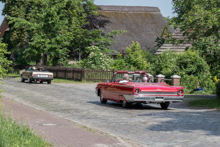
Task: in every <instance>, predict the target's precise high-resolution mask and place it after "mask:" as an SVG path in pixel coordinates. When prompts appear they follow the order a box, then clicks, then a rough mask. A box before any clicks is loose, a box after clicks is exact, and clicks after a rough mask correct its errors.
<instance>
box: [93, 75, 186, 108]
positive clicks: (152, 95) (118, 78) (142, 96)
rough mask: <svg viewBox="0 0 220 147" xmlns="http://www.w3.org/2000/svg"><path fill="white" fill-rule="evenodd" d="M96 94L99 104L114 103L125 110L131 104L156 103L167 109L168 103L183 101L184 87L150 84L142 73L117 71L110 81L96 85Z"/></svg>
mask: <svg viewBox="0 0 220 147" xmlns="http://www.w3.org/2000/svg"><path fill="white" fill-rule="evenodd" d="M96 94H97V95H98V96H99V97H100V102H101V103H106V102H107V101H108V100H109V101H115V102H119V103H122V107H125V108H126V107H129V106H130V105H131V104H132V103H137V104H139V103H144V104H147V103H157V104H160V105H161V108H162V109H167V108H168V107H169V104H170V103H175V102H181V101H182V100H183V98H184V95H183V94H184V87H176V86H170V85H168V84H167V83H165V82H161V83H151V82H150V79H149V77H148V74H147V73H146V72H144V71H135V72H128V71H117V72H116V73H115V74H114V75H113V78H112V79H111V81H108V80H107V82H103V83H99V84H98V85H97V87H96Z"/></svg>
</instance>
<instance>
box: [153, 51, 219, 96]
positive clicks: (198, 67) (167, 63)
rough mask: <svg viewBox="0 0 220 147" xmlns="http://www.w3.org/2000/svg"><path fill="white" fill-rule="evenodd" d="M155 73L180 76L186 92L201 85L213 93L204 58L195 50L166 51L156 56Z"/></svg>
mask: <svg viewBox="0 0 220 147" xmlns="http://www.w3.org/2000/svg"><path fill="white" fill-rule="evenodd" d="M154 67H155V68H154V70H155V71H156V74H160V73H162V74H164V75H165V76H166V77H170V76H172V75H174V74H177V75H180V76H181V85H182V86H184V87H185V91H186V93H191V92H193V90H194V89H195V88H198V87H203V90H204V91H205V92H206V93H214V91H215V86H214V82H213V80H212V76H211V74H210V71H209V66H208V64H207V63H206V62H205V60H204V59H203V58H202V57H200V56H199V54H198V53H197V52H195V51H190V50H188V51H185V52H183V53H180V54H177V53H174V52H171V51H166V52H164V53H162V54H161V55H158V56H157V60H156V62H155V65H154Z"/></svg>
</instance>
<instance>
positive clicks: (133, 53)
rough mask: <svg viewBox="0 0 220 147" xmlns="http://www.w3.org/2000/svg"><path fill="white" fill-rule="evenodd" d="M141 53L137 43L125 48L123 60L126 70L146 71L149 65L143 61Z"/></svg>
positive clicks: (141, 50)
mask: <svg viewBox="0 0 220 147" xmlns="http://www.w3.org/2000/svg"><path fill="white" fill-rule="evenodd" d="M143 52H144V51H143V49H142V48H141V45H140V44H139V43H138V42H132V44H131V45H130V46H129V47H127V48H126V50H125V53H126V55H125V58H124V60H125V62H126V63H127V64H128V68H136V69H142V70H144V69H146V67H147V66H148V65H149V63H148V62H147V61H145V59H144V56H143Z"/></svg>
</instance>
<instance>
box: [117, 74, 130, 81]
mask: <svg viewBox="0 0 220 147" xmlns="http://www.w3.org/2000/svg"><path fill="white" fill-rule="evenodd" d="M128 81H129V75H128V74H124V76H123V80H122V81H120V82H119V83H124V82H128Z"/></svg>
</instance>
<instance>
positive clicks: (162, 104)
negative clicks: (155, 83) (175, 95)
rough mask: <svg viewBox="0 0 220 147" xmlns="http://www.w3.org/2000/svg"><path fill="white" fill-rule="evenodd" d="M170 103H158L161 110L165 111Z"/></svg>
mask: <svg viewBox="0 0 220 147" xmlns="http://www.w3.org/2000/svg"><path fill="white" fill-rule="evenodd" d="M169 105H170V103H168V102H166V103H160V106H161V108H162V109H167V108H168V107H169Z"/></svg>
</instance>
